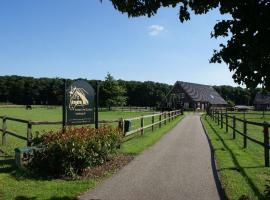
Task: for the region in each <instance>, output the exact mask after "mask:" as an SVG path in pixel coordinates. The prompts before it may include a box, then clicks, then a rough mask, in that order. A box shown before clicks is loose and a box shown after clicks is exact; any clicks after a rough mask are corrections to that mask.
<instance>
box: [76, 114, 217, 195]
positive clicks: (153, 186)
mask: <svg viewBox="0 0 270 200" xmlns="http://www.w3.org/2000/svg"><path fill="white" fill-rule="evenodd" d="M212 161H213V160H212V159H211V151H210V147H209V144H208V141H207V137H206V136H205V133H204V131H203V127H202V125H201V122H200V117H199V116H197V115H188V116H186V117H185V118H184V119H183V120H182V121H181V122H180V123H179V124H178V125H177V126H176V127H175V128H174V129H172V130H171V131H170V132H169V133H168V134H166V135H165V136H163V137H162V138H161V139H160V140H159V141H158V142H157V143H156V144H155V145H153V146H152V147H150V148H149V149H147V150H145V151H144V152H143V153H141V154H140V155H139V156H137V157H136V158H135V159H134V160H133V161H132V162H131V163H129V164H128V165H127V166H125V167H124V168H123V169H121V170H120V171H119V172H118V173H117V174H115V175H114V176H112V177H110V178H108V179H107V180H105V181H103V182H102V183H100V184H99V185H98V186H97V187H96V188H94V189H91V190H89V191H87V192H86V193H84V194H83V195H81V196H80V197H79V199H80V200H90V199H95V200H96V199H100V200H159V199H160V200H174V199H175V200H181V199H183V200H186V199H187V200H192V199H198V200H204V199H205V200H212V199H213V200H215V199H220V197H219V193H218V189H217V186H216V182H215V179H214V173H213V170H212V164H213V163H212ZM211 163H212V164H211Z"/></svg>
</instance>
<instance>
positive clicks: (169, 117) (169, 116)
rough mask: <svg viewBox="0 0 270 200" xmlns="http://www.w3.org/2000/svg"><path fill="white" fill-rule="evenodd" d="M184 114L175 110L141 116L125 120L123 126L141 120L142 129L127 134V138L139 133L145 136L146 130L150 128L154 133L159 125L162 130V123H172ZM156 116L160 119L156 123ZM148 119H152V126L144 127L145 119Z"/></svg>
mask: <svg viewBox="0 0 270 200" xmlns="http://www.w3.org/2000/svg"><path fill="white" fill-rule="evenodd" d="M182 114H183V112H182V111H181V110H174V111H169V112H162V113H157V114H153V115H145V116H141V117H134V118H130V119H124V120H123V124H124V121H131V122H132V121H135V120H140V127H139V128H136V129H134V130H131V131H128V132H126V133H125V136H129V135H132V134H134V133H137V132H141V135H143V134H144V130H145V129H148V128H151V129H152V131H154V126H155V125H159V126H158V127H159V128H160V127H161V126H162V123H164V124H166V123H167V122H171V120H173V119H175V118H176V117H178V116H179V115H182ZM156 116H159V118H158V121H156V122H155V117H156ZM162 117H163V119H162ZM147 118H151V124H148V125H144V124H145V123H144V122H145V119H147ZM123 132H124V131H123Z"/></svg>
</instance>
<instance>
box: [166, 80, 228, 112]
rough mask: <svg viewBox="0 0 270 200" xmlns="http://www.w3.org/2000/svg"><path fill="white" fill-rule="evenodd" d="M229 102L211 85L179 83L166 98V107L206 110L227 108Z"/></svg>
mask: <svg viewBox="0 0 270 200" xmlns="http://www.w3.org/2000/svg"><path fill="white" fill-rule="evenodd" d="M227 105H228V104H227V102H226V101H225V100H224V99H223V98H222V97H221V96H220V95H219V94H218V92H217V91H216V90H215V89H214V88H213V87H212V86H210V85H202V84H197V83H188V82H183V81H177V82H176V83H175V84H174V86H173V88H172V90H171V91H170V92H169V93H168V94H167V96H166V107H168V108H171V109H174V108H178V109H179V108H182V107H183V108H184V109H185V110H189V109H192V110H197V109H198V108H199V110H202V111H204V110H206V109H207V108H209V107H210V106H211V107H219V108H220V107H227Z"/></svg>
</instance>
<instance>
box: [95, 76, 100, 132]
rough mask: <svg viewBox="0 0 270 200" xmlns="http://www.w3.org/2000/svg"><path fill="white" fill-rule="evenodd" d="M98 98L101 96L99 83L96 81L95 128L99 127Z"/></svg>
mask: <svg viewBox="0 0 270 200" xmlns="http://www.w3.org/2000/svg"><path fill="white" fill-rule="evenodd" d="M98 98H99V84H98V81H97V82H96V95H95V128H96V129H98Z"/></svg>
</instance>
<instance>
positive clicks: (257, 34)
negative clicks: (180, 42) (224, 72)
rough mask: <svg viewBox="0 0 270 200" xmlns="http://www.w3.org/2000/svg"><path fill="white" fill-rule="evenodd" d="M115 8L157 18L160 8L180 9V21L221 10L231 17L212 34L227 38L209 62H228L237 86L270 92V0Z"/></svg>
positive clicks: (142, 1)
mask: <svg viewBox="0 0 270 200" xmlns="http://www.w3.org/2000/svg"><path fill="white" fill-rule="evenodd" d="M111 2H112V3H113V5H114V7H115V9H117V10H119V11H121V12H123V13H127V14H128V15H129V16H131V17H136V16H142V15H147V16H148V17H151V16H153V15H155V14H156V13H157V11H158V9H160V8H161V7H176V6H179V19H180V21H181V22H184V21H186V20H189V19H190V13H191V12H193V13H195V14H205V13H207V12H209V11H210V10H212V9H215V8H216V9H219V12H220V13H221V14H229V15H231V18H230V19H228V18H225V17H224V20H221V21H219V22H218V23H217V24H216V25H215V26H214V29H213V31H212V33H211V36H212V37H214V38H217V37H227V38H228V41H227V43H226V44H220V48H219V49H218V50H214V52H213V56H212V58H211V59H210V62H212V63H221V62H222V61H223V62H225V63H226V64H227V65H228V66H229V69H230V71H233V73H234V74H233V79H234V81H235V82H236V83H238V84H241V83H244V84H245V85H246V86H247V87H249V88H254V87H256V86H257V85H259V84H261V85H263V86H264V87H266V88H267V89H270V2H269V0H111Z"/></svg>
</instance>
